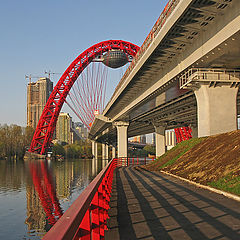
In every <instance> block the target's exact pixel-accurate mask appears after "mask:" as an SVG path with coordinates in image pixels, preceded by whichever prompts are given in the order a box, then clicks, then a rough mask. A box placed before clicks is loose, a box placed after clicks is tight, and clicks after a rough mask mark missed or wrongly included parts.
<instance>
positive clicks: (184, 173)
mask: <svg viewBox="0 0 240 240" xmlns="http://www.w3.org/2000/svg"><path fill="white" fill-rule="evenodd" d="M144 168H145V169H147V170H149V171H164V172H167V173H171V174H174V175H176V176H179V177H182V178H184V179H187V180H190V181H194V182H196V183H200V184H203V185H207V186H211V187H214V188H217V189H220V190H223V191H226V192H230V193H233V194H236V195H239V196H240V130H237V131H232V132H229V133H224V134H219V135H215V136H210V137H206V138H196V139H194V138H193V139H190V140H188V141H184V142H181V143H179V144H178V145H177V146H175V147H174V148H172V149H171V150H169V151H168V152H166V153H165V154H164V155H163V156H161V157H160V158H158V159H157V160H156V161H154V162H152V163H150V164H148V165H146V166H145V167H144Z"/></svg>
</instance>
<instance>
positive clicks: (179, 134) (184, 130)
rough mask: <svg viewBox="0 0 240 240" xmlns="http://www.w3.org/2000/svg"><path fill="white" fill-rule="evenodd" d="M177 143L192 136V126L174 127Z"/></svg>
mask: <svg viewBox="0 0 240 240" xmlns="http://www.w3.org/2000/svg"><path fill="white" fill-rule="evenodd" d="M174 131H175V134H176V138H177V143H180V142H182V141H185V140H188V139H190V138H192V129H191V128H190V127H180V128H175V129H174Z"/></svg>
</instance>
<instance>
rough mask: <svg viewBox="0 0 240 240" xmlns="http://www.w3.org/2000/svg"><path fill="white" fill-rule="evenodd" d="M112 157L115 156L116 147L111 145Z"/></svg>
mask: <svg viewBox="0 0 240 240" xmlns="http://www.w3.org/2000/svg"><path fill="white" fill-rule="evenodd" d="M112 158H116V147H114V146H112Z"/></svg>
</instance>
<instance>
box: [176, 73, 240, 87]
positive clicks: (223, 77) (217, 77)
mask: <svg viewBox="0 0 240 240" xmlns="http://www.w3.org/2000/svg"><path fill="white" fill-rule="evenodd" d="M192 81H201V82H204V81H205V82H209V81H210V82H211V81H216V82H231V81H235V82H239V81H240V70H238V69H224V68H190V69H188V70H187V71H185V72H184V73H183V74H182V75H181V76H180V78H179V86H180V88H183V87H185V86H186V85H187V84H189V83H190V82H192Z"/></svg>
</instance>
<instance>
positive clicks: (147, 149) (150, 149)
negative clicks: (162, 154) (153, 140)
mask: <svg viewBox="0 0 240 240" xmlns="http://www.w3.org/2000/svg"><path fill="white" fill-rule="evenodd" d="M143 150H145V152H146V153H147V154H151V155H155V153H156V148H155V147H154V146H153V145H150V144H147V145H146V146H145V147H144V148H143Z"/></svg>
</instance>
